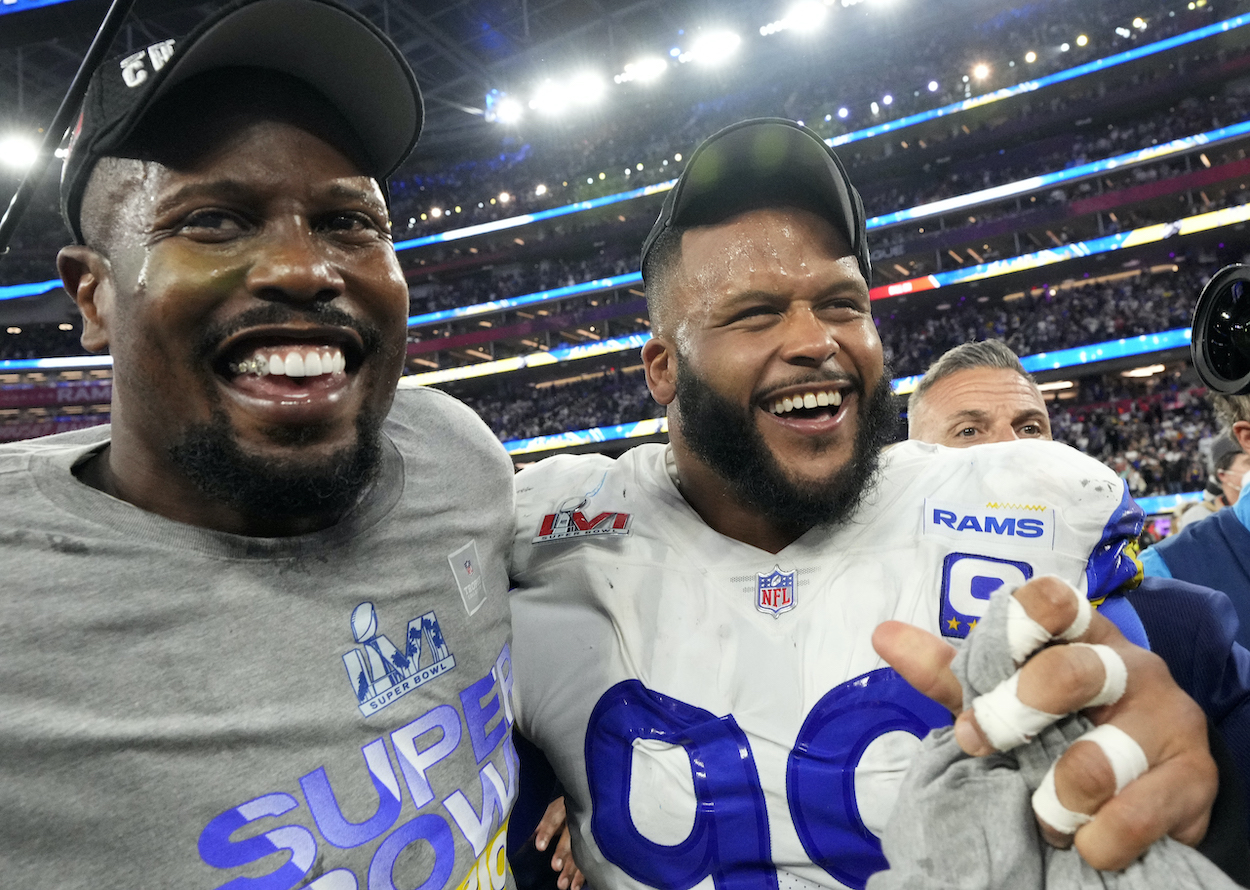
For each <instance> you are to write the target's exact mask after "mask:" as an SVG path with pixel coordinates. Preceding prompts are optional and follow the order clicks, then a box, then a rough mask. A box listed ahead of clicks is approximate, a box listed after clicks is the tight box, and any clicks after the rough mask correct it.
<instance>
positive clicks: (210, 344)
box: [169, 303, 388, 520]
mask: <svg viewBox="0 0 1250 890" xmlns="http://www.w3.org/2000/svg"><path fill="white" fill-rule="evenodd" d="M301 320H307V321H311V322H312V323H318V324H327V325H337V326H340V327H348V328H352V329H353V330H355V331H356V332H357V333H358V334H359V335H360V339H361V343H362V344H363V346H364V356H365V357H366V358H368V357H371V356H375V355H385V354H386V353H387V351H388V350H387V347H386V346H385V345H384V337H383V334H382V331H380V330H379V329H378V328H377V327H376V326H374V325H371V324H367V323H365V322H363V321H361V320H359V319H356V318H354V317H353V316H350V315H348V314H347V313H345V312H342V311H341V310H338V309H335V308H332V307H330V306H329V305H328V304H314V305H311V306H306V307H300V308H299V309H292V308H291V307H289V306H285V305H281V304H277V303H273V304H269V305H266V306H261V307H257V308H256V309H253V310H250V311H248V312H245V313H242V314H240V315H239V316H237V317H236V318H234V319H232V320H231V323H230V324H229V325H228V326H221V327H212V328H209V329H207V330H205V331H204V332H203V334H202V335H201V337H200V340H199V342H198V343H197V344H196V348H195V354H196V355H197V356H198V357H199V361H200V363H201V364H202V365H204V366H207V365H208V364H209V363H210V361H211V357H212V356H213V354H214V352H215V350H216V349H217V347H218V344H219V343H221V342H222V341H224V340H225V339H226V338H227V337H228V336H229V335H230V334H232V333H234V332H235V331H238V330H243V329H245V328H247V327H249V326H260V325H266V324H273V325H280V324H285V323H290V322H293V321H301ZM205 391H206V392H207V394H208V397H209V399H210V400H211V401H213V402H214V403H216V405H217V407H215V408H214V410H213V414H212V419H211V420H210V421H209V422H208V423H203V424H195V425H192V426H191V427H189V428H188V429H187V430H186V432H185V434H184V435H183V437H182V441H180V442H178V443H177V444H174V445H172V446H170V448H169V455H170V459H171V460H172V461H173V463H174V465H175V466H177V467H178V468H179V469H180V470H182V472H183V473H185V474H186V476H187V478H189V479H190V480H191V481H192V482H193V483H194V484H195V485H196V487H197V488H199V489H200V491H201V492H203V493H204V494H205V495H206V496H207V497H208V498H210V499H211V500H214V501H219V502H221V503H224V504H228V505H230V506H232V507H234V508H235V509H237V510H239V511H240V512H242V513H243V514H245V515H247V516H250V517H254V518H256V519H261V520H288V519H299V518H302V517H312V516H338V515H341V514H342V513H344V512H346V511H347V510H348V509H350V508H351V507H352V506H354V505H355V503H356V502H357V500H359V498H360V495H361V493H362V492H363V491H364V490H365V488H366V487H367V486H368V485H369V483H370V482H372V481H373V479H374V477H375V476H376V475H377V472H378V467H379V463H380V460H381V454H382V422H383V420H385V416H384V414H383V415H382V416H379V415H378V412H376V411H368V410H363V411H362V412H361V413H360V415H359V416H358V417H357V418H356V441H355V442H354V443H353V444H351V445H347V446H344V447H342V448H340V449H338V450H337V451H335V452H334V453H332V454H330V455H329V456H327V457H325V458H324V459H322V460H320V461H317V462H310V461H309V460H308V459H307V458H306V457H305V458H303V459H301V457H300V452H301V451H302V450H303V449H304V448H305V447H307V446H311V445H313V444H314V443H316V441H317V440H318V439H319V438H320V436H321V435H322V433H323V430H322V429H321V428H320V427H318V426H309V427H298V428H290V429H283V428H276V429H274V430H271V431H270V438H271V440H272V441H273V442H274V444H278V445H285V446H288V447H289V448H290V449H291V452H292V454H293V456H292V457H290V458H286V457H259V456H257V455H254V454H249V453H248V452H247V451H245V450H244V449H243V448H242V447H240V445H239V443H238V442H237V441H236V439H235V434H234V430H233V429H232V428H231V425H230V420H229V417H228V416H227V414H226V412H225V411H224V410H222V409H221V407H220V398H219V396H218V395H217V393H216V390H215V388H214V387H213V386H212V385H211V384H207V385H206V386H205Z"/></svg>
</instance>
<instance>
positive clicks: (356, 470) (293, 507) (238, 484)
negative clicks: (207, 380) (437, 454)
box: [169, 412, 382, 520]
mask: <svg viewBox="0 0 1250 890" xmlns="http://www.w3.org/2000/svg"><path fill="white" fill-rule="evenodd" d="M381 426H382V424H381V419H380V418H376V417H373V416H372V415H368V416H364V415H362V416H361V417H360V418H359V419H358V420H357V421H356V442H355V443H354V444H353V445H350V446H348V447H345V448H341V449H339V450H338V451H337V452H335V453H334V454H332V455H330V457H329V458H328V459H326V460H324V461H322V462H320V463H317V464H310V463H308V462H307V461H302V460H286V459H274V458H262V457H256V456H254V455H250V454H247V453H246V452H244V451H243V449H242V448H240V447H239V444H238V442H236V441H235V439H234V436H233V434H232V433H231V431H230V424H229V420H228V419H227V417H226V416H225V413H224V412H215V413H214V416H213V420H212V422H211V423H206V424H197V425H195V426H192V427H191V428H190V429H189V430H187V434H186V435H185V436H184V437H183V440H182V441H181V442H179V443H178V444H176V445H172V446H170V449H169V455H170V458H171V459H172V460H173V462H174V464H175V465H176V466H177V467H178V468H179V469H180V470H182V472H183V473H185V474H186V476H187V478H189V479H190V480H191V481H192V482H193V483H194V484H195V485H196V487H198V488H199V489H200V491H202V492H203V493H204V494H205V495H206V496H207V497H208V498H210V499H211V500H214V501H218V502H221V503H225V504H229V505H230V506H232V507H234V508H235V509H237V510H239V511H240V512H241V513H243V514H244V515H247V516H250V517H253V518H255V519H260V520H290V519H300V518H303V517H311V516H339V515H342V514H343V513H345V512H347V510H349V509H351V508H352V507H353V506H355V504H356V502H357V501H358V500H359V498H360V495H361V493H362V492H363V491H364V490H365V488H366V487H367V486H368V485H369V483H370V482H372V481H373V479H374V477H376V476H377V473H378V468H379V466H380V464H381V455H382V432H381ZM300 432H301V433H304V435H301V436H299V437H298V438H309V437H311V436H313V435H315V430H305V431H300ZM286 444H288V445H298V444H300V443H299V442H287V443H286Z"/></svg>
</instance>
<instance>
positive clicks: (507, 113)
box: [495, 98, 525, 124]
mask: <svg viewBox="0 0 1250 890" xmlns="http://www.w3.org/2000/svg"><path fill="white" fill-rule="evenodd" d="M524 111H525V110H524V109H523V108H522V107H521V103H520V102H518V101H517V100H516V99H511V98H508V99H500V100H499V103H498V104H497V105H496V106H495V120H497V121H499V123H501V124H515V123H516V122H517V121H519V120H520V119H521V115H522V114H523V113H524Z"/></svg>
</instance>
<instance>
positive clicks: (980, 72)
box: [972, 62, 990, 80]
mask: <svg viewBox="0 0 1250 890" xmlns="http://www.w3.org/2000/svg"><path fill="white" fill-rule="evenodd" d="M972 76H973V77H975V78H976V79H977V80H985V78H987V77H989V76H990V66H989V65H986V64H985V63H984V62H982V63H981V64H980V65H977V66H976V67H975V68H973V69H972Z"/></svg>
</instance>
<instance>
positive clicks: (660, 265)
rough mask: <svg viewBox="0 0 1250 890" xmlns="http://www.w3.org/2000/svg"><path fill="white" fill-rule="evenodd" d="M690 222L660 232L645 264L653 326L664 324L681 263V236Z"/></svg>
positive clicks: (646, 284)
mask: <svg viewBox="0 0 1250 890" xmlns="http://www.w3.org/2000/svg"><path fill="white" fill-rule="evenodd" d="M686 228H687V227H686V226H670V227H669V228H667V229H665V230H664V231H663V232H661V233H660V237H658V238H656V239H655V244H653V245H651V250H650V252H649V253H648V254H647V261H646V263H644V264H643V267H642V289H643V291H644V292H645V293H646V296H647V315H648V316H650V318H651V329H652V330H653V331H654V330H658V329H660V328H662V326H663V324H664V316H665V311H664V310H665V307H666V306H667V302H668V294H669V291H670V289H671V288H672V279H673V276H674V275H675V274H676V273H677V269H678V267H679V266H680V265H681V238H682V236H683V235H684V234H685V233H686Z"/></svg>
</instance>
